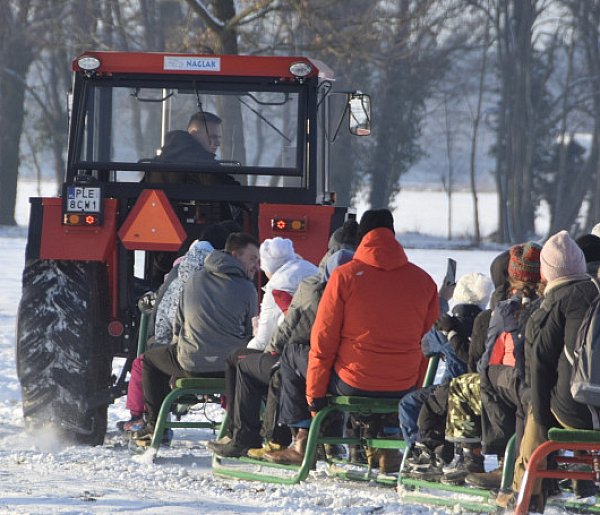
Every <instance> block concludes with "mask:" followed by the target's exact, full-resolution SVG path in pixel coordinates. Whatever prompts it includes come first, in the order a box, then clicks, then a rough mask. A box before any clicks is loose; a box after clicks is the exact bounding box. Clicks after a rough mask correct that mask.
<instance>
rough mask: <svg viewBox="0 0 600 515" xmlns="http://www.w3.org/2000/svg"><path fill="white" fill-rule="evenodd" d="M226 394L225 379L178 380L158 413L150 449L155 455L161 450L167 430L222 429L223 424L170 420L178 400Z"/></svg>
mask: <svg viewBox="0 0 600 515" xmlns="http://www.w3.org/2000/svg"><path fill="white" fill-rule="evenodd" d="M224 392H225V379H222V378H203V377H185V378H181V379H177V381H176V383H175V388H174V389H173V390H171V392H170V393H169V395H167V396H166V397H165V400H164V401H163V403H162V405H161V407H160V411H159V413H158V419H157V421H156V427H155V429H154V435H153V436H152V443H151V444H150V447H151V448H152V449H154V451H155V455H156V453H157V452H158V449H159V448H160V443H161V441H162V438H163V435H164V433H165V430H166V429H167V428H172V429H175V428H183V427H185V428H196V429H213V430H215V429H220V427H221V425H222V422H214V421H207V422H201V421H180V420H169V413H170V412H171V406H172V405H173V404H175V403H176V402H177V400H179V399H181V398H182V397H186V396H189V395H221V394H223V393H224ZM199 402H201V401H199Z"/></svg>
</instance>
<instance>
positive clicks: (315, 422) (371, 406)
mask: <svg viewBox="0 0 600 515" xmlns="http://www.w3.org/2000/svg"><path fill="white" fill-rule="evenodd" d="M438 363H439V358H437V357H433V358H431V359H430V360H429V366H428V368H427V374H426V376H425V380H424V382H423V383H424V386H428V385H431V384H433V381H434V379H435V375H436V372H437V367H438ZM328 401H329V405H328V406H327V407H325V408H324V409H323V410H321V411H319V412H318V413H317V414H316V416H315V417H314V418H313V419H312V422H311V425H310V429H309V432H308V441H307V444H306V452H305V453H304V460H303V461H302V464H301V465H300V466H298V465H281V464H276V463H270V462H267V461H263V460H256V459H252V458H248V457H242V458H223V457H220V456H217V455H213V473H214V474H216V475H219V476H225V477H233V478H236V479H245V480H253V481H263V482H267V483H276V484H288V485H293V484H296V483H299V482H300V481H303V480H305V479H306V478H307V477H308V474H309V472H310V470H311V468H312V467H313V464H314V463H315V461H316V454H317V445H319V444H346V445H366V446H369V447H373V448H379V449H404V448H405V447H406V443H405V442H404V440H400V439H398V440H390V439H383V438H358V437H326V436H321V435H320V432H321V425H322V423H323V420H325V418H326V417H327V415H328V414H329V413H331V412H332V411H338V412H342V413H353V414H360V415H371V414H389V413H397V412H398V402H399V401H400V399H385V398H371V397H348V396H332V397H328ZM221 431H222V432H224V425H223V427H222V429H221ZM242 464H243V465H255V466H256V468H257V470H256V471H249V470H247V467H241V466H240V465H242ZM273 469H280V470H287V471H290V473H291V474H282V475H276V474H273V473H269V472H268V471H269V470H273ZM366 469H367V470H366V472H364V473H362V472H352V471H345V472H341V473H336V475H337V476H339V477H342V478H346V479H353V480H361V479H362V480H370V479H371V478H370V477H369V476H370V474H369V473H370V469H369V468H368V467H366ZM378 479H379V480H380V482H382V483H387V484H392V485H395V484H396V482H397V479H396V477H395V476H383V477H381V478H378Z"/></svg>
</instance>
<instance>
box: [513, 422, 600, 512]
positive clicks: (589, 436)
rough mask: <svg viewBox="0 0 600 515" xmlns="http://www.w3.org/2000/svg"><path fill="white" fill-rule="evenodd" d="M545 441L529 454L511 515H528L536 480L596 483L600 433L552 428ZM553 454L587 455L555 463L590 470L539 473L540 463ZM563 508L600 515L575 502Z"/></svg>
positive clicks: (599, 476)
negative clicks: (550, 479) (566, 452)
mask: <svg viewBox="0 0 600 515" xmlns="http://www.w3.org/2000/svg"><path fill="white" fill-rule="evenodd" d="M548 438H549V440H548V441H547V442H544V443H543V444H542V445H540V446H539V447H538V448H537V449H536V450H535V451H534V452H533V454H532V455H531V458H530V460H529V463H528V464H527V469H526V471H525V475H524V476H523V482H522V483H521V489H520V490H519V497H518V499H517V506H516V508H515V515H524V514H526V513H528V510H529V504H530V501H531V494H532V492H533V488H534V485H535V482H536V481H537V480H538V479H542V478H546V477H547V478H555V479H566V478H568V479H589V480H591V481H594V482H596V484H598V483H599V482H600V431H592V430H584V429H558V428H552V429H550V431H548ZM555 451H587V452H588V453H589V454H586V455H583V456H560V455H559V456H556V458H555V459H556V461H557V462H559V463H585V464H588V465H591V469H592V470H590V471H589V472H583V471H575V470H546V469H540V468H539V466H540V462H541V461H542V460H543V459H545V458H546V457H547V456H548V455H549V454H550V453H552V452H555ZM563 507H564V508H566V509H568V510H573V511H577V512H587V513H600V507H599V506H597V505H595V506H588V505H584V504H580V503H577V502H576V501H574V502H572V501H567V502H566V503H564V505H563Z"/></svg>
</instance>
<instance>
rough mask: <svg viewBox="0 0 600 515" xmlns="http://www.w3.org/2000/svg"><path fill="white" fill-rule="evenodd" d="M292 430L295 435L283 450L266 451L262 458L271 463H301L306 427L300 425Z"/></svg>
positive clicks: (304, 447) (304, 448)
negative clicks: (290, 443)
mask: <svg viewBox="0 0 600 515" xmlns="http://www.w3.org/2000/svg"><path fill="white" fill-rule="evenodd" d="M294 432H295V435H294V441H293V442H292V445H290V446H289V447H288V448H287V449H284V450H283V451H273V452H267V453H265V454H264V456H263V458H264V459H265V460H267V461H270V462H271V463H281V464H284V465H302V461H303V460H304V453H305V452H306V443H307V440H308V429H305V428H303V427H301V428H299V429H295V430H294Z"/></svg>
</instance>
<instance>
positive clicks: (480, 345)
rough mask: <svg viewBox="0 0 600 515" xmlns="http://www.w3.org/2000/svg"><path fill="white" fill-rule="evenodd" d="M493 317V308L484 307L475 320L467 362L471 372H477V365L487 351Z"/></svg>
mask: <svg viewBox="0 0 600 515" xmlns="http://www.w3.org/2000/svg"><path fill="white" fill-rule="evenodd" d="M491 317H492V310H491V309H484V310H483V311H482V312H481V313H479V315H477V317H476V318H475V320H474V321H473V331H472V332H471V345H469V361H468V362H467V366H468V368H469V372H477V365H478V363H479V360H480V359H481V356H483V353H484V352H485V342H486V340H487V331H488V326H489V325H490V319H491Z"/></svg>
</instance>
